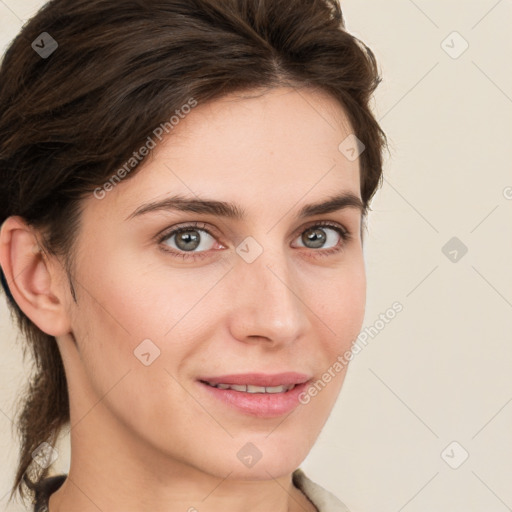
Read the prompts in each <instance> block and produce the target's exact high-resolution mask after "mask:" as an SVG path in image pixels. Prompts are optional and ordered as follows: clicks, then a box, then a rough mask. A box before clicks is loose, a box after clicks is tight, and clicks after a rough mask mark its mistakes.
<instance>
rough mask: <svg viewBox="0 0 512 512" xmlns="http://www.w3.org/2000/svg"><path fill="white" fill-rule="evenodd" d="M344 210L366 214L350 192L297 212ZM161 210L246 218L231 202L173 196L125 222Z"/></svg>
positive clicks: (149, 205) (141, 209)
mask: <svg viewBox="0 0 512 512" xmlns="http://www.w3.org/2000/svg"><path fill="white" fill-rule="evenodd" d="M346 208H355V209H357V210H359V211H360V212H361V215H364V213H365V212H366V207H365V206H364V204H363V202H362V201H361V199H360V198H359V197H358V196H356V195H354V194H352V193H351V192H344V193H341V194H338V195H334V196H331V197H328V198H327V199H323V200H322V201H320V202H317V203H312V204H308V205H305V206H303V207H302V208H301V209H300V210H299V212H298V218H300V219H303V218H306V217H312V216H314V215H321V214H325V213H333V212H336V211H338V210H343V209H346ZM162 210H166V211H168V210H176V211H182V212H193V213H203V214H210V215H215V216H217V217H225V218H229V219H233V220H238V221H242V220H244V219H245V217H246V212H245V210H244V209H243V208H241V207H240V206H238V205H237V204H234V203H231V202H226V201H217V200H214V199H207V198H204V199H202V198H195V199H193V198H187V197H184V196H181V195H173V196H170V197H166V198H165V199H162V200H159V201H153V202H150V203H147V204H143V205H141V206H139V207H138V208H137V209H136V210H135V211H134V212H133V213H131V214H130V215H129V216H128V217H127V218H126V219H125V220H130V219H132V218H134V217H139V216H141V215H145V214H147V213H150V212H156V211H162Z"/></svg>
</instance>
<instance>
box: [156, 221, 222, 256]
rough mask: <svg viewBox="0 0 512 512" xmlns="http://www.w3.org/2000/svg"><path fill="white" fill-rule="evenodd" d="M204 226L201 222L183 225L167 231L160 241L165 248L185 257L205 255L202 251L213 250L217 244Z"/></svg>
mask: <svg viewBox="0 0 512 512" xmlns="http://www.w3.org/2000/svg"><path fill="white" fill-rule="evenodd" d="M200 226H201V227H200ZM204 226H206V224H203V223H201V222H194V223H193V224H190V225H187V226H181V227H179V228H176V229H173V230H172V231H168V232H166V233H165V234H164V235H163V236H162V237H161V238H160V240H159V242H160V243H161V244H163V246H164V250H166V251H168V252H171V253H172V254H173V255H175V256H178V257H181V258H183V259H186V258H195V257H197V256H203V254H201V253H205V252H207V251H209V250H211V249H212V247H213V246H214V245H215V238H214V237H213V235H212V234H211V233H210V232H209V231H208V230H207V229H205V228H204ZM221 247H222V246H221ZM187 253H191V254H187Z"/></svg>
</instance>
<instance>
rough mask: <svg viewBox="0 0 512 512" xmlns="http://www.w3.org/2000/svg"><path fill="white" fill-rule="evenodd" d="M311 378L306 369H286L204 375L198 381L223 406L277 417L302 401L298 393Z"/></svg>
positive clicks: (263, 416) (248, 412) (251, 413)
mask: <svg viewBox="0 0 512 512" xmlns="http://www.w3.org/2000/svg"><path fill="white" fill-rule="evenodd" d="M310 380H311V377H310V376H308V375H306V374H303V373H297V372H284V373H279V374H273V375H268V374H262V373H246V374H237V375H222V376H214V377H212V376H210V377H201V378H200V379H198V382H199V384H200V386H201V388H202V389H203V390H205V391H206V393H207V394H208V396H209V397H213V398H215V399H217V400H220V401H221V402H223V404H224V406H225V405H228V406H229V407H230V408H234V409H235V410H237V411H238V412H242V413H244V414H250V415H253V416H257V417H260V418H274V417H277V416H282V415H284V414H288V413H290V412H291V411H292V410H293V409H295V407H297V406H298V405H299V403H300V402H299V399H298V397H299V395H300V393H301V392H302V391H303V390H304V389H305V388H306V386H307V385H308V382H309V381H310ZM217 400H215V403H218V402H217Z"/></svg>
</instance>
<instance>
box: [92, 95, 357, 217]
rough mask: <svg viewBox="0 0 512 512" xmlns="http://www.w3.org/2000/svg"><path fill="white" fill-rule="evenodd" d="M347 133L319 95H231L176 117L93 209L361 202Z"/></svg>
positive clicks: (333, 104)
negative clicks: (179, 199) (181, 200)
mask: <svg viewBox="0 0 512 512" xmlns="http://www.w3.org/2000/svg"><path fill="white" fill-rule="evenodd" d="M350 133H351V128H350V124H349V121H348V119H347V117H346V115H345V113H344V111H343V109H342V107H341V105H340V104H339V103H338V102H337V101H336V100H335V99H334V98H332V97H331V96H330V95H328V94H327V93H325V92H323V91H318V90H317V91H313V90H311V89H301V90H296V89H292V88H278V89H273V90H270V91H265V92H259V91H257V92H254V91H252V92H250V93H243V94H241V93H237V94H231V95H228V96H225V97H223V98H221V99H219V100H216V101H213V102H211V103H208V104H204V105H201V104H199V105H197V106H196V107H195V108H194V109H192V110H191V111H190V112H189V113H188V114H187V115H186V116H183V118H181V119H180V121H179V123H178V124H177V125H176V126H175V127H174V129H173V131H172V133H171V134H170V135H169V136H167V137H165V138H164V139H163V140H162V141H161V142H160V141H158V140H157V141H156V142H157V144H156V147H155V148H154V149H153V151H152V154H151V155H150V156H149V158H147V159H146V161H145V162H144V163H143V164H142V166H141V168H140V169H138V170H137V173H136V174H135V175H134V176H131V177H130V178H129V179H126V180H123V181H122V182H121V183H119V184H118V185H116V186H115V187H114V189H113V190H112V191H110V192H108V194H106V197H105V199H103V200H102V201H97V203H99V204H95V205H93V206H94V208H98V209H99V210H98V211H101V209H102V208H109V209H110V208H114V209H119V210H120V215H124V217H126V216H127V215H129V214H130V213H132V211H133V210H134V209H135V208H136V207H137V206H138V205H140V203H141V202H143V201H145V200H154V199H158V198H162V197H165V196H166V195H170V194H182V195H186V196H192V197H193V196H194V195H196V196H208V197H215V198H218V199H219V200H225V201H231V202H244V203H246V204H252V205H253V206H254V208H262V207H265V208H267V207H271V206H273V205H276V204H279V203H284V202H287V203H288V202H290V201H291V202H297V201H298V200H300V198H301V197H303V196H305V195H308V197H307V198H305V199H307V200H310V201H314V200H317V199H318V198H321V197H325V196H327V195H333V194H334V193H338V192H351V193H352V194H354V195H357V196H358V197H360V191H359V160H358V159H356V160H352V161H351V160H349V159H347V158H346V156H345V155H344V154H343V153H342V152H341V151H340V149H339V146H340V144H341V143H342V142H343V140H345V139H346V137H347V136H349V135H350ZM307 200H306V201H305V202H308V201H307Z"/></svg>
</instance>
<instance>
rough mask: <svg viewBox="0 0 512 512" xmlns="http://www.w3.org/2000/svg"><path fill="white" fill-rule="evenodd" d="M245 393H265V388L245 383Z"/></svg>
mask: <svg viewBox="0 0 512 512" xmlns="http://www.w3.org/2000/svg"><path fill="white" fill-rule="evenodd" d="M247 393H265V388H264V387H262V386H251V385H250V384H247Z"/></svg>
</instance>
